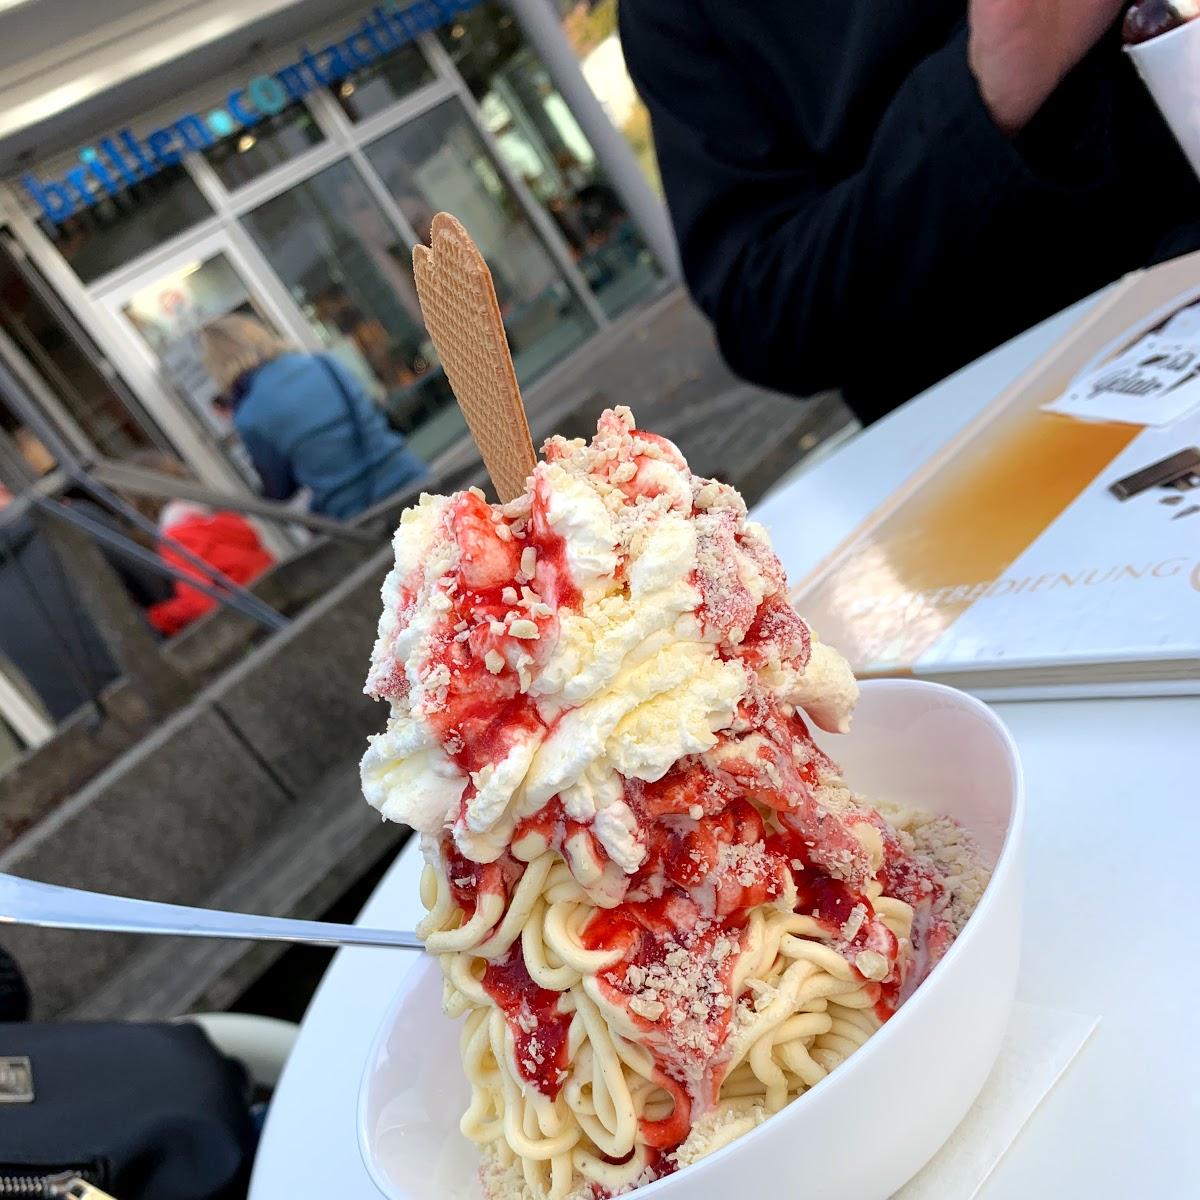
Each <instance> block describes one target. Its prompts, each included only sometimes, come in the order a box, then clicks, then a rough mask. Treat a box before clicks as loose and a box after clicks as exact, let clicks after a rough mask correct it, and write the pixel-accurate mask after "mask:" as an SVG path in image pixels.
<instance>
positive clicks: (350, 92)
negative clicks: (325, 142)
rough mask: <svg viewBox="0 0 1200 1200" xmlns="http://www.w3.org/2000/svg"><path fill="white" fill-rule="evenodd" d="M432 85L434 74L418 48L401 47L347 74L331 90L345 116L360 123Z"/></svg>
mask: <svg viewBox="0 0 1200 1200" xmlns="http://www.w3.org/2000/svg"><path fill="white" fill-rule="evenodd" d="M432 82H433V71H432V70H430V67H429V64H428V63H427V62H426V61H425V56H424V55H423V54H422V53H421V51H420V50H418V49H417V47H416V46H402V47H401V48H400V49H399V50H397V51H395V52H394V53H392V54H389V55H388V56H387V57H386V58H381V59H379V60H377V61H376V62H373V63H372V64H371V65H370V66H368V67H362V68H361V69H359V70H357V71H355V72H354V73H353V74H352V75H348V76H347V77H346V78H345V79H343V80H342V81H341V82H340V83H338V84H335V85H334V86H333V87H332V88H331V89H330V90H331V91H332V92H333V96H334V99H335V100H336V101H337V102H338V104H340V105H341V106H342V111H343V112H344V113H345V114H346V116H348V117H349V118H350V120H352V121H361V120H363V119H364V118H365V117H370V116H374V114H375V113H377V112H382V111H383V110H384V109H385V108H388V107H389V106H390V105H392V104H395V103H396V101H397V100H401V99H403V98H404V97H405V96H407V95H408V94H409V92H413V91H416V89H417V88H419V87H421V86H423V85H424V84H427V83H432Z"/></svg>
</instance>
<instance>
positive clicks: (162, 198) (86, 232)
mask: <svg viewBox="0 0 1200 1200" xmlns="http://www.w3.org/2000/svg"><path fill="white" fill-rule="evenodd" d="M210 216H212V208H211V207H210V206H209V203H208V201H207V200H205V198H204V196H203V194H202V193H201V191H200V189H199V188H198V187H197V186H196V185H195V183H193V182H192V177H191V176H190V175H189V174H188V173H187V169H186V168H185V167H183V166H180V165H178V164H177V165H175V166H169V167H164V168H162V169H161V170H159V171H158V172H156V173H155V174H154V175H151V176H150V177H149V178H148V179H141V180H138V182H136V183H134V184H133V185H132V186H130V187H128V188H126V189H125V190H124V191H123V192H121V193H120V194H119V195H116V196H109V195H107V194H103V193H98V195H97V197H96V203H95V204H94V205H93V206H92V207H91V208H86V209H84V210H82V211H81V212H77V213H75V215H74V216H71V217H68V218H67V219H66V220H65V221H64V222H63V223H62V224H61V225H58V226H54V225H51V224H50V223H49V222H48V221H47V220H45V219H44V218H43V219H42V221H41V226H42V229H43V230H44V231H45V233H46V236H47V237H49V238H50V240H51V241H53V242H54V245H55V249H57V250H58V252H59V254H61V255H62V256H63V257H64V258H65V259H66V260H67V262H69V263H70V264H71V266H72V267H73V268H74V270H75V274H76V275H78V276H79V278H80V279H82V280H83V282H84V283H91V282H92V281H93V280H95V279H99V278H100V277H101V276H102V275H106V274H108V272H110V271H115V270H116V269H117V268H118V267H123V266H125V265H126V264H128V263H131V262H133V261H134V260H135V259H136V258H139V257H140V256H141V255H143V254H145V253H146V251H147V250H153V249H154V247H155V246H157V245H159V244H160V243H161V242H165V241H167V239H168V238H172V237H174V236H175V235H176V234H177V233H182V232H183V231H184V230H185V229H189V228H190V227H191V226H193V225H195V224H196V223H197V222H198V221H202V220H204V218H205V217H210Z"/></svg>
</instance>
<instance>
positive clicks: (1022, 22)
mask: <svg viewBox="0 0 1200 1200" xmlns="http://www.w3.org/2000/svg"><path fill="white" fill-rule="evenodd" d="M1126 2H1127V0H970V3H969V18H970V26H971V36H970V63H971V70H972V72H973V73H974V75H975V78H976V80H977V81H978V83H979V91H980V94H981V95H982V96H983V102H984V103H985V104H986V105H987V107H988V111H989V112H990V113H991V114H992V117H993V118H994V120H995V122H996V124H997V125H998V126H999V127H1000V128H1001V130H1002V131H1003V132H1004V133H1005V134H1006V135H1007V136H1009V137H1011V136H1013V135H1014V134H1017V133H1019V132H1020V131H1021V130H1022V129H1023V128H1024V127H1025V126H1026V125H1027V124H1028V123H1029V121H1030V120H1031V119H1032V118H1033V116H1034V114H1035V113H1036V112H1037V111H1038V109H1039V108H1041V107H1042V105H1043V104H1045V102H1046V101H1047V100H1048V99H1049V98H1050V93H1051V92H1053V91H1054V89H1055V88H1056V87H1058V85H1059V84H1060V83H1061V82H1062V81H1063V79H1064V77H1065V76H1066V75H1067V73H1068V72H1069V71H1070V70H1071V69H1072V68H1073V67H1075V66H1076V65H1077V64H1078V63H1079V61H1080V60H1081V59H1082V58H1083V56H1084V55H1085V54H1087V52H1088V51H1089V50H1090V49H1091V48H1092V47H1093V46H1094V45H1095V44H1096V43H1097V42H1098V41H1099V40H1100V37H1101V35H1102V34H1103V33H1104V31H1105V30H1106V29H1108V27H1109V26H1110V25H1112V23H1113V22H1114V21H1115V20H1116V18H1117V14H1118V13H1119V12H1120V11H1121V9H1122V8H1124V6H1125V4H1126Z"/></svg>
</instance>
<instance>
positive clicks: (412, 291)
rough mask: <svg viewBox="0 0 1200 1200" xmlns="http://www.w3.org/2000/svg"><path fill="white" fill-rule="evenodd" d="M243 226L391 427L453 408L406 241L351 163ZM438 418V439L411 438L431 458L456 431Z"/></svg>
mask: <svg viewBox="0 0 1200 1200" xmlns="http://www.w3.org/2000/svg"><path fill="white" fill-rule="evenodd" d="M244 223H245V226H246V228H247V229H248V230H249V232H250V233H251V235H252V236H253V237H254V238H255V240H256V241H257V242H258V244H259V246H260V248H261V249H262V252H263V254H264V255H265V256H266V258H267V260H268V261H269V262H270V264H271V266H272V267H273V268H274V269H275V271H276V272H277V273H278V274H279V275H280V276H281V277H282V279H283V281H284V283H285V284H287V286H288V288H289V289H290V290H291V293H292V296H293V298H294V299H295V300H296V303H297V304H298V305H299V306H300V309H301V311H302V312H303V313H304V315H305V317H306V318H307V319H308V321H309V323H310V324H311V325H312V327H313V329H314V330H316V331H317V333H318V335H319V336H320V337H321V339H322V341H324V342H325V344H326V345H327V346H328V347H329V349H330V351H331V353H333V354H335V355H337V356H338V357H339V358H341V359H342V361H344V362H345V364H346V365H347V366H348V367H349V368H350V369H351V370H352V371H354V372H355V373H356V374H357V375H358V376H359V378H360V379H361V380H362V382H363V384H364V385H365V386H366V387H367V389H368V391H370V392H371V393H372V394H374V396H375V397H376V398H377V400H378V401H379V402H380V403H381V404H382V405H383V406H384V407H385V408H386V410H387V411H388V413H389V415H390V417H391V419H392V423H393V424H394V425H396V426H397V427H398V428H399V429H401V430H404V431H405V432H410V431H413V430H416V429H418V428H419V427H421V426H423V425H425V424H426V423H428V422H429V421H430V420H431V419H432V418H434V417H435V416H438V415H439V414H441V413H442V411H443V410H445V409H446V408H448V407H449V408H453V395H452V394H451V392H450V389H449V387H448V385H447V384H446V380H445V376H444V375H443V373H442V370H441V367H440V366H438V365H437V363H436V362H435V359H434V354H433V348H432V346H431V345H430V343H429V341H428V335H427V334H426V332H425V326H424V322H423V321H422V318H421V308H420V304H419V302H418V300H417V289H416V286H415V284H414V283H413V277H412V266H411V262H410V250H409V247H408V246H407V245H406V244H405V243H404V241H403V240H402V239H401V238H400V235H399V234H398V233H397V232H396V230H395V228H394V226H393V225H392V224H391V222H390V221H388V219H387V217H386V215H385V214H384V212H383V210H382V209H381V208H380V207H379V205H378V204H377V203H376V202H375V200H374V199H373V198H372V196H371V194H370V192H368V191H367V187H366V184H364V182H363V180H362V178H361V176H360V175H359V174H358V172H357V171H356V170H355V169H354V167H353V166H352V165H351V164H350V163H349V162H339V163H335V164H334V165H333V166H331V167H327V168H326V169H325V170H324V171H321V172H320V173H319V174H317V175H314V176H313V177H312V178H311V179H309V180H306V181H305V182H304V183H301V184H299V185H298V186H296V187H294V188H292V189H291V190H289V191H287V192H284V193H283V195H281V196H276V197H275V198H274V199H273V200H269V201H267V203H265V204H263V205H261V206H260V207H259V208H256V209H255V210H254V211H253V212H251V213H249V214H247V216H246V217H245V218H244ZM441 424H442V425H444V429H445V432H444V442H443V444H433V443H434V442H437V441H439V440H441V438H440V437H432V435H426V437H424V438H419V439H418V438H414V448H415V449H417V450H418V452H419V453H422V454H423V455H425V456H426V457H430V456H432V455H433V454H435V453H437V452H438V451H440V450H442V449H445V447H446V446H447V445H449V444H450V442H452V441H454V440H456V439H457V438H458V437H459V436H460V435H461V432H462V428H463V427H462V426H461V424H460V423H459V422H458V420H457V417H454V418H453V419H446V420H445V421H443V422H442V423H441ZM439 427H441V426H439ZM431 437H432V441H431Z"/></svg>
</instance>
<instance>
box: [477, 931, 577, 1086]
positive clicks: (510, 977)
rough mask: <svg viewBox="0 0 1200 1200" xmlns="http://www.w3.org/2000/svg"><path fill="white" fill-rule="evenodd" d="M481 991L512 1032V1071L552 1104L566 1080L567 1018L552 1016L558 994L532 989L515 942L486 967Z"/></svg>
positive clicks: (518, 947)
mask: <svg viewBox="0 0 1200 1200" xmlns="http://www.w3.org/2000/svg"><path fill="white" fill-rule="evenodd" d="M483 987H484V990H485V991H486V992H487V994H488V995H489V996H491V998H492V999H493V1000H494V1001H495V1003H496V1007H497V1008H499V1009H500V1010H501V1011H502V1012H503V1013H504V1016H505V1019H506V1020H507V1022H508V1027H509V1029H510V1030H511V1031H512V1035H513V1043H514V1048H515V1051H516V1053H515V1058H516V1065H517V1070H518V1072H519V1073H520V1075H521V1078H522V1079H524V1080H525V1081H526V1082H527V1083H531V1084H533V1086H534V1087H536V1088H537V1090H538V1091H539V1092H541V1093H542V1095H543V1096H546V1097H548V1098H549V1099H551V1100H553V1099H555V1098H556V1097H557V1096H558V1093H559V1092H560V1091H561V1090H562V1085H563V1083H564V1082H565V1081H566V1077H567V1066H568V1065H569V1064H568V1062H567V1033H568V1031H569V1030H570V1027H571V1016H570V1014H569V1013H561V1012H559V1011H558V1000H559V993H558V992H549V991H547V990H546V989H545V988H542V987H538V985H537V984H536V983H534V982H533V980H532V979H531V978H530V976H529V971H528V970H527V969H526V966H525V959H524V958H523V957H522V956H521V947H520V943H519V942H518V943H517V945H515V946H514V947H513V948H512V949H511V950H510V951H509V952H508V956H507V957H506V958H504V959H503V960H502V961H500V962H493V963H488V966H487V969H486V970H485V971H484V974H483Z"/></svg>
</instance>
